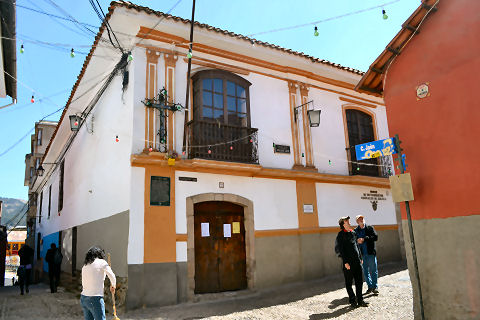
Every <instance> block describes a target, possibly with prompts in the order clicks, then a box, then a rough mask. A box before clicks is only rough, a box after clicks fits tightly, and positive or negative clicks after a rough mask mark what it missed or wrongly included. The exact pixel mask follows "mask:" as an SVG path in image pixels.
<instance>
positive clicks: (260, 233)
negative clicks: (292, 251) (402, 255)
mask: <svg viewBox="0 0 480 320" xmlns="http://www.w3.org/2000/svg"><path fill="white" fill-rule="evenodd" d="M373 227H374V228H375V230H376V231H384V230H398V225H396V224H393V225H374V226H373ZM339 231H340V228H339V227H316V228H299V229H276V230H257V231H255V238H265V237H285V236H298V235H302V234H319V233H338V232H339Z"/></svg>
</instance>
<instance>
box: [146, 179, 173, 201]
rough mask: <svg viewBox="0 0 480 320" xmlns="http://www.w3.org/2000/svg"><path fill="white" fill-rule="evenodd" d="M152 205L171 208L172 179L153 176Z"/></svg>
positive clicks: (151, 183) (151, 187)
mask: <svg viewBox="0 0 480 320" xmlns="http://www.w3.org/2000/svg"><path fill="white" fill-rule="evenodd" d="M150 205H151V206H170V178H169V177H156V176H152V177H151V179H150Z"/></svg>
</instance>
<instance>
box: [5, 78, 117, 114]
mask: <svg viewBox="0 0 480 320" xmlns="http://www.w3.org/2000/svg"><path fill="white" fill-rule="evenodd" d="M107 74H108V73H103V74H100V75H98V76H95V77H92V78H90V79H88V80H84V81H82V82H81V83H80V84H79V85H78V87H82V86H84V85H86V84H88V83H91V82H92V81H94V80H96V79H98V78H100V77H103V78H104V79H105V76H106V75H107ZM97 84H98V83H97ZM71 90H72V88H66V89H64V90H62V91H57V92H55V93H53V94H51V95H49V96H46V97H42V96H40V98H38V99H37V100H36V101H37V102H42V101H43V100H47V99H50V98H52V97H55V96H58V95H60V94H62V93H66V92H69V91H71ZM31 105H32V102H31V101H30V102H29V103H25V104H23V105H20V106H19V105H17V104H13V105H6V106H2V107H0V109H4V108H11V110H8V111H3V112H2V113H3V114H5V113H8V112H13V111H16V110H20V109H23V108H24V107H28V106H31ZM54 105H55V106H57V105H56V104H54ZM13 107H15V108H13Z"/></svg>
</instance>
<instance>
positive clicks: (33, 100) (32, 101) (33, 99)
mask: <svg viewBox="0 0 480 320" xmlns="http://www.w3.org/2000/svg"><path fill="white" fill-rule="evenodd" d="M30 102H31V103H34V102H35V97H34V96H33V94H32V99H30Z"/></svg>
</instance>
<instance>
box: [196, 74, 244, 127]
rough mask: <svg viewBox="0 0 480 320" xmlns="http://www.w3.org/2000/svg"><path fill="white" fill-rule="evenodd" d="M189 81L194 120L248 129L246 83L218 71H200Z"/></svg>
mask: <svg viewBox="0 0 480 320" xmlns="http://www.w3.org/2000/svg"><path fill="white" fill-rule="evenodd" d="M192 79H193V90H194V91H193V92H194V96H193V104H194V118H195V120H201V121H209V122H215V123H220V124H226V125H231V126H240V127H250V101H249V87H250V85H251V84H250V82H248V81H247V80H245V79H243V78H241V77H239V76H237V75H235V74H233V73H230V72H226V71H221V70H206V71H200V72H198V73H196V74H195V75H194V76H193V78H192Z"/></svg>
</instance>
